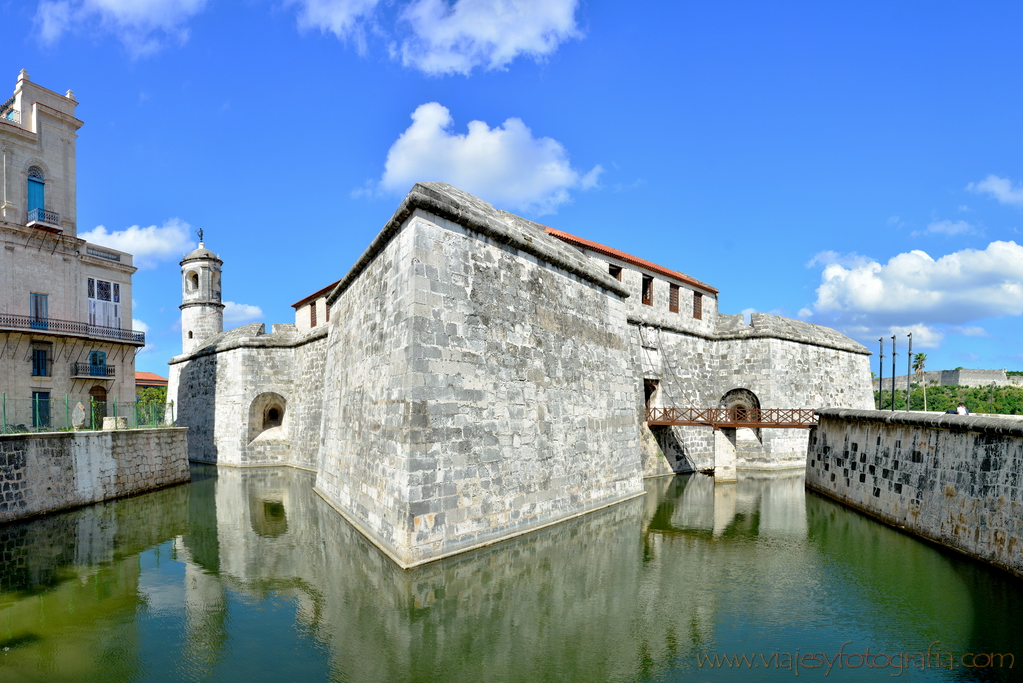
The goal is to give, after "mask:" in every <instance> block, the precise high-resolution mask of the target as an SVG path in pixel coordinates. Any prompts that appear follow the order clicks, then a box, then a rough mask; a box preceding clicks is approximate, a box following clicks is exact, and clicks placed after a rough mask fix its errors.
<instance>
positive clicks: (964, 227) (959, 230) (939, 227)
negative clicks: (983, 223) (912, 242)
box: [913, 220, 980, 237]
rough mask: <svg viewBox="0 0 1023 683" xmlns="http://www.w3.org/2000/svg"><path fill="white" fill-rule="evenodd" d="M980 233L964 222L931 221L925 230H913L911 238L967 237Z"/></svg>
mask: <svg viewBox="0 0 1023 683" xmlns="http://www.w3.org/2000/svg"><path fill="white" fill-rule="evenodd" d="M976 232H980V231H979V230H978V229H977V228H975V227H974V226H972V225H970V224H969V223H967V222H966V221H949V220H944V221H931V224H930V225H928V226H927V229H926V230H914V231H913V237H918V236H920V235H927V234H931V235H935V234H937V235H969V234H972V233H976Z"/></svg>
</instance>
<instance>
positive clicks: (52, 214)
mask: <svg viewBox="0 0 1023 683" xmlns="http://www.w3.org/2000/svg"><path fill="white" fill-rule="evenodd" d="M25 225H26V226H28V227H30V228H38V229H39V230H45V231H47V232H61V229H60V214H59V213H57V212H56V211H47V210H46V209H32V210H31V211H29V212H28V222H27V223H26V224H25Z"/></svg>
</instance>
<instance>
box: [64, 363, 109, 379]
mask: <svg viewBox="0 0 1023 683" xmlns="http://www.w3.org/2000/svg"><path fill="white" fill-rule="evenodd" d="M83 378H87V379H113V378H114V366H113V365H93V364H92V363H72V364H71V379H83Z"/></svg>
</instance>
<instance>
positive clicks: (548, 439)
mask: <svg viewBox="0 0 1023 683" xmlns="http://www.w3.org/2000/svg"><path fill="white" fill-rule="evenodd" d="M181 265H182V302H183V303H182V306H181V308H182V337H183V340H182V343H183V350H184V354H183V355H181V356H178V357H176V358H174V359H172V361H171V378H170V398H171V400H173V401H175V402H176V404H177V421H178V424H179V425H184V426H188V427H189V428H190V432H189V448H190V454H189V455H190V458H192V459H193V460H197V461H204V462H211V463H217V464H221V465H237V466H248V465H266V464H287V465H292V466H295V467H300V468H306V469H310V470H313V471H315V472H316V480H315V482H316V483H315V486H316V490H317V491H318V492H319V493H320V494H321V495H322V496H323V497H324V499H326V500H327V501H328V502H330V504H331V505H332V506H333V507H334V508H335V509H337V510H338V511H339V512H341V514H343V515H344V516H345V517H346V518H347V519H348V520H349V521H351V522H352V523H353V524H354V525H355V526H356V527H357V528H358V529H359V530H360V531H362V532H363V533H364V534H365V535H366V536H367V537H368V538H370V539H371V540H372V541H373V542H374V543H376V544H377V545H378V546H379V547H381V548H382V549H383V550H384V551H385V552H387V553H388V554H389V555H390V556H391V557H392V559H394V560H395V561H396V562H398V563H399V564H401V565H402V566H411V565H415V564H419V563H422V562H426V561H429V560H431V559H436V558H438V557H443V556H446V555H449V554H452V553H456V552H461V551H463V550H467V549H470V548H475V547H480V546H482V545H485V544H487V543H491V542H494V541H496V540H500V539H503V538H507V537H510V536H513V535H516V534H518V533H522V532H525V531H529V530H533V529H536V528H539V527H542V526H544V525H546V524H550V523H553V522H556V521H559V520H564V519H567V518H570V517H572V516H574V515H577V514H580V513H583V512H588V511H591V510H595V509H598V508H600V507H603V506H606V505H610V504H613V503H616V502H619V501H622V500H626V499H628V498H630V497H633V496H637V495H640V494H642V491H643V486H642V477H643V476H654V475H659V474H670V473H672V472H685V471H692V470H695V469H705V468H714V467H715V465H716V464H718V463H716V462H715V459H716V458H717V457H719V455H721V452H720V450H719V451H717V452H716V451H715V443H716V440H715V438H714V434H713V433H712V431H711V430H709V429H702V428H691V427H687V428H663V427H659V428H656V429H655V430H653V431H652V430H651V429H649V428H647V427H646V426H645V422H644V420H645V418H646V410H647V408H649V407H670V406H678V407H683V406H685V407H714V406H718V405H722V406H725V407H748V408H760V407H763V408H777V407H781V408H791V407H823V406H841V407H863V408H866V407H870V406H872V396H871V390H870V373H869V368H868V355H867V354H868V352H867V350H866V349H865V348H864V347H862V346H861V345H859V344H857V343H855V342H853V341H852V340H850V339H848V338H846V337H844V336H842V335H840V334H838V333H837V332H835V331H833V330H829V329H826V328H822V327H818V326H815V325H809V324H806V323H802V322H799V321H795V320H788V319H785V318H778V317H775V316H770V315H766V314H759V313H757V314H753V316H752V323H751V324H749V325H747V324H745V322H744V321H743V318H742V316H727V315H720V314H719V313H718V306H717V295H718V290H717V289H715V288H714V287H711V286H710V285H708V284H706V283H703V282H700V281H699V280H696V279H694V278H692V277H690V276H688V275H685V274H683V273H680V272H678V271H674V270H670V269H667V268H664V267H662V266H658V265H656V264H654V263H650V262H649V261H645V260H643V259H639V258H637V257H634V256H631V255H629V254H626V253H624V252H621V251H618V250H616V249H613V248H611V247H607V246H604V245H600V244H596V243H594V242H590V241H588V240H584V239H582V238H579V237H575V236H573V235H569V234H567V233H563V232H561V231H557V230H553V229H550V228H545V227H544V226H541V225H538V224H536V223H532V222H530V221H527V220H525V219H523V218H520V217H519V216H515V215H512V214H509V213H506V212H503V211H499V210H497V209H495V208H494V207H492V206H490V205H489V204H486V203H485V202H482V201H480V200H479V199H477V198H475V197H472V196H470V195H468V194H465V193H464V192H461V191H460V190H457V189H456V188H453V187H451V186H449V185H445V184H443V183H422V184H418V185H416V186H415V187H414V188H413V189H412V191H411V192H410V193H409V195H408V196H407V197H406V198H405V201H404V202H402V204H401V206H400V207H399V208H398V210H397V212H396V213H395V214H394V216H393V217H392V219H391V220H390V221H388V223H387V224H386V225H385V226H384V228H383V230H382V231H381V233H380V234H379V235H378V236H377V238H376V239H375V240H374V241H373V242H372V243H371V244H370V246H369V248H368V249H367V251H366V253H365V254H363V256H362V257H361V258H360V259H359V260H358V262H357V263H356V264H355V266H354V267H353V268H352V269H351V270H350V271H349V272H348V274H347V275H345V277H343V278H342V279H341V280H340V281H338V283H337V284H336V285H335V286H333V287H328V288H326V289H324V290H322V291H321V292H318V293H316V294H314V295H311V296H310V297H307V298H305V299H303V300H302V301H300V302H299V303H297V304H295V307H296V324H295V325H274V327H273V332H272V333H271V334H265V331H264V328H263V325H261V324H255V325H247V326H244V327H240V328H237V329H235V330H230V331H227V332H223V331H221V330H222V329H223V325H222V309H223V305H222V304H221V266H222V261H221V260H220V259H219V258H218V257H217V256H215V255H214V254H213V253H212V252H210V251H208V250H207V249H205V247H204V246H203V245H200V248H199V249H197V250H196V251H194V252H192V253H191V254H189V255H188V256H186V257H185V259H184V260H182V262H181ZM733 431H734V430H733ZM731 436H732V441H733V442H734V443H735V444H736V445H737V446H738V450H739V460H738V463H737V464H738V466H739V467H740V468H742V467H747V468H751V467H752V468H766V469H771V468H780V467H796V466H802V464H803V461H804V458H805V451H806V433H805V432H804V431H800V430H793V429H772V430H766V429H765V430H763V432H762V433H754V432H753V431H752V430H748V429H747V430H739V433H738V434H732V435H731ZM732 457H734V456H732ZM722 470H723V471H724V468H722ZM730 472H731V477H732V478H734V467H732V468H731V470H730Z"/></svg>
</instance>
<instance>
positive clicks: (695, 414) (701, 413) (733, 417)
mask: <svg viewBox="0 0 1023 683" xmlns="http://www.w3.org/2000/svg"><path fill="white" fill-rule="evenodd" d="M813 411H814V409H813V408H650V409H649V410H647V416H646V421H647V424H651V425H686V426H697V427H700V426H702V427H713V428H714V429H718V428H719V427H730V428H732V427H752V428H759V427H785V428H805V427H811V426H813V425H815V424H817V416H816V415H814V412H813Z"/></svg>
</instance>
